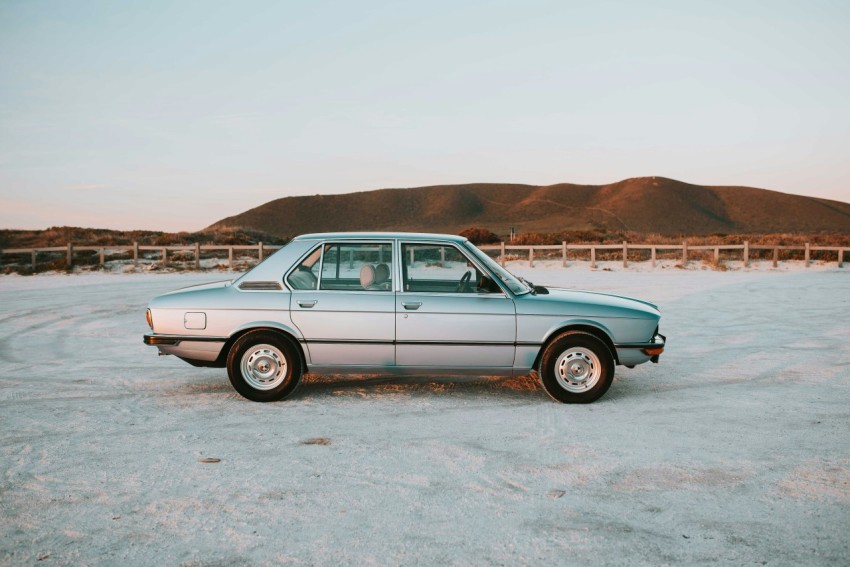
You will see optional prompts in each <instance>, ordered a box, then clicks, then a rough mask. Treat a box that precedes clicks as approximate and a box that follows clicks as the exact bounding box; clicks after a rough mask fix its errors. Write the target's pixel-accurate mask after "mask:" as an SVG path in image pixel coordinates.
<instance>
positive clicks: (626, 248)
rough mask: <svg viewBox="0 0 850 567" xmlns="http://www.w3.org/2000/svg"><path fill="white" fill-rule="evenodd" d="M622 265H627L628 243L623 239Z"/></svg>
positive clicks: (626, 266) (625, 266)
mask: <svg viewBox="0 0 850 567" xmlns="http://www.w3.org/2000/svg"><path fill="white" fill-rule="evenodd" d="M623 267H624V268H628V267H629V243H628V242H626V241H625V240H624V241H623Z"/></svg>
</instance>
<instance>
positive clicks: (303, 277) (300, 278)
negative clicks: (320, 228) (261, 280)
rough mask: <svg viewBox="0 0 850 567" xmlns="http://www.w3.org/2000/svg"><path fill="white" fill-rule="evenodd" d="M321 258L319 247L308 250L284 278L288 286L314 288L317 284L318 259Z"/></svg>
mask: <svg viewBox="0 0 850 567" xmlns="http://www.w3.org/2000/svg"><path fill="white" fill-rule="evenodd" d="M321 258H322V249H321V248H316V249H315V250H313V251H312V252H310V253H309V254H308V255H307V257H306V258H304V260H302V261H301V263H300V264H298V267H297V268H295V269H294V270H293V271H292V273H290V274H289V277H288V278H286V283H288V284H289V287H291V288H292V289H316V286H318V285H319V260H320V259H321Z"/></svg>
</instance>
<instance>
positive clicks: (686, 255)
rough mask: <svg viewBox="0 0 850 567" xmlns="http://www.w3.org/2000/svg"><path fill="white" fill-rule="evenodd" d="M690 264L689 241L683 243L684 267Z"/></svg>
mask: <svg viewBox="0 0 850 567" xmlns="http://www.w3.org/2000/svg"><path fill="white" fill-rule="evenodd" d="M687 264H688V241H687V240H685V241H684V242H682V267H683V268H684V267H685V266H686V265H687Z"/></svg>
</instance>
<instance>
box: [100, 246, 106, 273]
mask: <svg viewBox="0 0 850 567" xmlns="http://www.w3.org/2000/svg"><path fill="white" fill-rule="evenodd" d="M105 256H106V254H105V251H104V249H103V248H101V249H100V267H101V268H103V267H104V266H105V265H106V257H105Z"/></svg>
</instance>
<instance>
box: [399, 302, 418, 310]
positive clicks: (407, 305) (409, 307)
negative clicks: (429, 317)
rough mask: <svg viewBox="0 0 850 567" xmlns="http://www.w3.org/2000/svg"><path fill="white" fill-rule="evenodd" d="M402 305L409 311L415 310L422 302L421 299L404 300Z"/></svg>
mask: <svg viewBox="0 0 850 567" xmlns="http://www.w3.org/2000/svg"><path fill="white" fill-rule="evenodd" d="M401 305H402V307H404V308H405V309H407V310H408V311H414V310H416V309H419V308H420V307H422V302H421V301H402V302H401Z"/></svg>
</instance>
